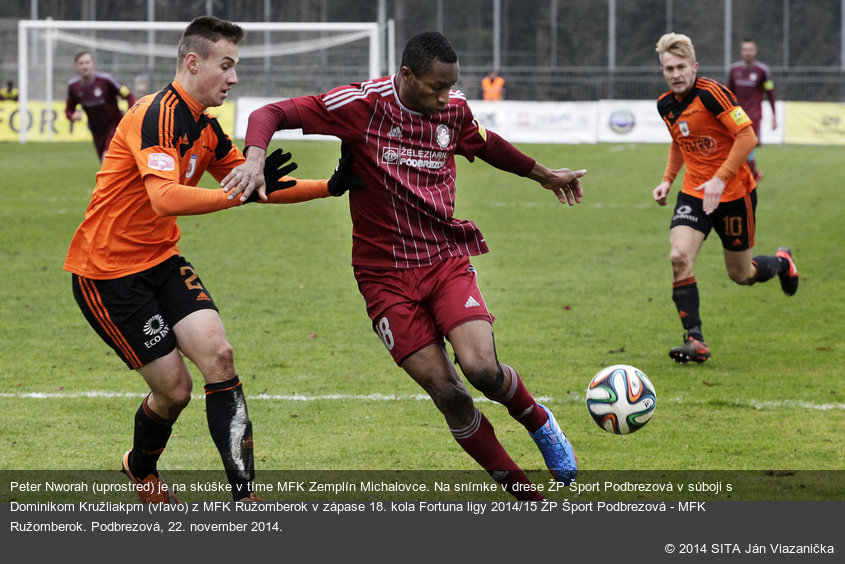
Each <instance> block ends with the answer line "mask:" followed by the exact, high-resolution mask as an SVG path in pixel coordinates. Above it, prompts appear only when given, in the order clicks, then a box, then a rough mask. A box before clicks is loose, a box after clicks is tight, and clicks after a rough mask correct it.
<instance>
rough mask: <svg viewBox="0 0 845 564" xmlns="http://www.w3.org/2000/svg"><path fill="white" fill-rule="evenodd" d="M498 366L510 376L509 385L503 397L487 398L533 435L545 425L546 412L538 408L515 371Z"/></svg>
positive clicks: (502, 365)
mask: <svg viewBox="0 0 845 564" xmlns="http://www.w3.org/2000/svg"><path fill="white" fill-rule="evenodd" d="M500 365H501V367H502V370H504V371H505V374H510V377H511V385H510V386H509V387H508V389H507V391H506V392H505V393H504V395H502V396H500V397H493V396H487V397H488V398H489V399H491V400H493V401H495V402H499V403H501V404H502V405H504V406H505V407H507V408H508V413H510V414H511V417H513V418H514V419H516V420H517V421H519V422H520V423H522V425H523V426H524V427H525V428H526V429H527V430H528V432H529V433H533V432H534V431H536V430H537V429H539V428H540V427H542V426H543V425H545V424H546V421H548V420H549V416H548V415H547V414H546V410H545V409H543V408H542V407H540V406H539V405H538V404H537V402H536V401H535V400H534V398H533V397H532V396H531V394H530V393H528V390H527V389H526V387H525V384H523V383H522V378H520V377H519V374H517V373H516V370H514V369H513V368H511V367H510V366H508V365H507V364H504V363H500Z"/></svg>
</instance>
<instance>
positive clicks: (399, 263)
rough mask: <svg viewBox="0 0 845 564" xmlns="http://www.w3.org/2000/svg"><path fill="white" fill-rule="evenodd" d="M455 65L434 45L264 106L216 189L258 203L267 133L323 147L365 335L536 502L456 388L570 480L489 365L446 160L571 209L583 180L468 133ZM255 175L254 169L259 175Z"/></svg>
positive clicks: (554, 436)
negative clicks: (495, 410)
mask: <svg viewBox="0 0 845 564" xmlns="http://www.w3.org/2000/svg"><path fill="white" fill-rule="evenodd" d="M458 78H459V63H458V59H457V54H456V53H455V51H454V48H453V47H452V46H451V44H450V43H449V41H448V40H447V39H446V38H445V37H443V36H442V35H441V34H439V33H436V32H424V33H420V34H417V35H415V36H414V37H412V38H411V39H410V40H409V41H408V44H407V45H406V47H405V51H404V52H403V54H402V64H401V68H400V70H399V72H397V73H396V74H395V75H393V76H388V77H384V78H379V79H375V80H368V81H365V82H361V83H355V84H349V85H346V86H341V87H339V88H335V89H333V90H330V91H329V92H327V93H325V94H322V95H318V96H301V97H297V98H293V99H289V100H283V101H280V102H277V103H275V104H269V105H267V106H264V107H262V108H260V109H258V110H256V111H255V112H253V113H252V114H251V116H250V119H249V125H248V128H247V133H246V139H245V146H246V161H245V162H244V164H243V165H241V166H239V167H236V168H235V169H233V170H232V172H231V173H229V175H228V176H227V177H226V178H224V179H223V181H222V182H221V186H222V187H223V188H224V190H226V191H227V192H230V196H229V197H235V196H236V195H238V194H241V195H240V197H241V198H245V197H248V196H249V195H250V194H251V193H252V191H253V190H255V189H258V191H259V194H260V193H261V191H262V185H263V183H262V181H261V180H260V179H259V177H260V178H263V172H262V164H263V162H264V153H265V152H266V149H267V145H268V143H269V142H270V139H271V138H272V136H273V133H274V132H275V131H276V130H277V129H296V128H301V129H302V131H303V132H304V133H317V134H324V135H333V136H335V137H338V138H339V139H341V140H342V141H343V145H342V151H344V150H347V151H348V152H349V153H350V154H351V155H352V156H353V161H352V173H353V174H354V175H355V176H357V177H359V178H360V179H361V180H362V181H363V182H362V184H363V186H362V187H358V188H353V189H350V190H349V206H350V211H351V216H352V263H353V265H354V267H355V268H354V273H355V279H356V281H357V283H358V289H359V291H360V292H361V295H362V296H363V298H364V302H365V304H366V308H367V313H368V315H369V317H370V320H371V321H372V327H373V331H374V332H375V333H376V335H378V337H379V338H380V339H381V341H382V343H383V344H384V346H385V348H386V349H387V350H388V352H389V353H390V355H391V356H392V357H393V359H394V361H395V362H396V364H397V365H398V366H400V367H401V368H402V369H403V370H405V372H407V373H408V375H409V376H411V378H412V379H413V380H414V381H415V382H416V383H418V384H419V385H420V386H422V388H423V389H425V390H426V392H428V394H429V395H430V396H431V398H432V399H433V401H434V404H435V405H436V406H437V408H438V409H439V410H440V412H441V413H442V414H443V416H444V418H445V420H446V424H447V425H448V427H449V430H450V431H451V434H452V436H453V438H454V439H455V440H456V441H457V442H458V444H460V445H461V447H462V448H463V449H464V451H465V452H466V453H467V454H469V455H470V456H471V457H472V458H473V459H474V460H475V461H476V462H478V463H479V464H480V465H481V466H482V467H483V468H484V469H485V470H487V471H488V472H489V473H490V475H491V477H493V479H494V480H496V481H498V482H499V483H500V484H501V485H502V486H503V487H504V488H505V489H507V490H508V491H510V492H511V493H512V494H513V495H514V496H515V497H517V498H518V499H542V497H543V496H542V493H541V492H540V491H539V490H538V489H537V488H535V487H534V485H533V484H532V483H531V482H530V480H529V479H528V477H527V475H526V474H525V473H524V471H523V470H521V469H520V467H519V466H518V465H517V464H516V462H515V461H514V460H513V459H511V458H510V456H509V455H508V453H507V452H506V451H505V449H504V447H503V446H502V445H501V443H500V442H499V441H498V439H497V438H496V435H495V433H494V431H493V427H492V425H491V424H490V422H489V421H488V420H487V419H486V418H485V417H484V415H483V414H482V413H481V412H480V411H479V410H478V409H477V408H476V407H475V404H474V401H473V398H472V396H471V395H470V392H469V389H468V388H467V386H466V385H465V384H464V383H463V381H462V380H461V378H460V375H459V374H458V372H457V369H456V368H455V366H454V365H453V364H452V362H451V360H450V355H449V354H448V353H447V350H446V344H445V340H447V339H448V341H449V342H450V343H451V345H452V349H453V351H454V356H455V358H457V359H459V360H458V361H457V365H458V366H459V367H460V370H461V372H462V373H463V375H464V376H465V377H466V379H467V381H468V382H469V383H470V384H471V385H472V386H473V387H474V388H475V389H477V390H479V391H481V392H482V393H484V395H485V396H486V397H488V398H490V399H491V400H493V401H495V402H498V403H500V404H502V405H504V406H505V407H506V408H507V410H508V413H509V414H510V415H511V416H512V417H513V418H514V419H516V420H517V421H519V422H520V423H521V424H522V425H523V426H524V427H525V429H526V430H527V431H528V433H529V434H530V435H531V437H532V438H533V440H534V441H535V443H536V444H537V446H538V448H539V449H540V452H541V453H542V455H543V459H544V460H545V462H546V466H547V467H548V468H549V470H550V471H551V472H552V475H553V476H554V477H555V479H556V480H558V481H560V482H563V483H570V482H571V481H572V480H574V479H575V477H576V475H577V471H578V470H577V461H576V459H575V455H574V452H573V450H572V445H571V444H570V443H569V441H568V439H567V438H566V436H565V435H564V433H563V431H562V430H561V428H560V425H559V424H558V423H557V421H556V420H555V418H554V416H553V415H552V413H551V411H549V410H548V408H546V407H545V406H542V405H540V404H538V403H537V402H536V401H535V400H534V398H533V397H532V396H531V394H530V393H529V392H528V390H527V389H526V387H525V385H524V383H523V382H522V380H521V379H520V377H519V374H518V373H517V371H516V370H514V369H513V368H512V367H511V366H508V365H506V364H504V363H500V362H499V361H498V358H497V355H496V349H495V346H494V342H493V330H492V322H493V316H492V315H491V314H490V313H489V311H488V310H487V306H486V304H485V302H484V298H483V296H482V295H481V292H480V290H479V288H478V283H477V280H476V271H475V268H474V267H473V265H472V264H470V260H469V257H470V256H473V255H478V254H481V253H485V252H487V244H486V243H485V241H484V237H483V235H482V234H481V232H480V231H479V229H478V227H476V225H475V224H474V223H473V222H471V221H469V220H463V219H456V218H455V217H454V212H455V177H456V166H455V155H461V156H462V157H464V158H466V159H467V160H469V161H473V160H474V159H475V158H476V157H478V158H480V159H482V160H484V161H486V162H488V163H490V164H491V165H493V166H494V167H496V168H498V169H501V170H504V171H507V172H511V173H514V174H516V175H519V176H524V177H527V178H530V179H532V180H534V181H536V182H537V183H539V184H540V185H541V186H542V187H543V188H546V189H548V190H551V191H553V192H554V193H555V195H556V196H557V198H558V200H559V201H560V202H562V203H568V204H570V205H574V204H576V203H577V202H580V200H581V197H582V195H583V189H582V187H581V183H580V181H579V178H580V177H582V176H583V175H584V174H586V170H579V171H572V170H570V169H568V168H562V169H556V170H552V169H550V168H548V167H546V166H544V165H542V164H540V163H538V162H537V161H535V160H534V159H533V158H531V157H529V156H527V155H525V154H523V153H521V152H520V151H519V150H517V149H516V148H515V147H514V146H513V145H511V144H510V143H508V142H507V141H505V140H504V139H503V138H501V137H499V136H498V135H496V134H495V133H493V132H492V131H486V130H485V129H484V128H483V127H482V126H481V125H479V123H478V122H477V121H476V120H475V118H474V117H473V115H472V111H471V110H470V108H469V106H468V105H467V101H466V99H465V98H464V95H463V94H461V93H460V92H459V91H457V90H453V89H452V87H453V86H454V85H455V84H456V83H457V81H458ZM259 161H260V162H259Z"/></svg>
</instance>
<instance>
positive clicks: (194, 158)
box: [185, 155, 197, 180]
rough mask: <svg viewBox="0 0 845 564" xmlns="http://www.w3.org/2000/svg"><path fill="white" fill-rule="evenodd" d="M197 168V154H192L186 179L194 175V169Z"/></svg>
mask: <svg viewBox="0 0 845 564" xmlns="http://www.w3.org/2000/svg"><path fill="white" fill-rule="evenodd" d="M196 170H197V156H196V155H191V161H190V162H189V163H188V172H186V173H185V179H186V180H187V179H188V178H190V177H192V176H193V175H194V171H196Z"/></svg>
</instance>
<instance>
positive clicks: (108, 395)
mask: <svg viewBox="0 0 845 564" xmlns="http://www.w3.org/2000/svg"><path fill="white" fill-rule="evenodd" d="M145 395H146V394H145V393H135V392H107V391H96V390H95V391H81V392H16V393H9V392H2V393H0V398H11V399H60V400H65V399H68V400H71V399H79V398H104V399H112V398H139V399H140V398H143V397H144V396H145ZM192 397H193V399H197V400H198V399H202V398H203V397H204V396H202V395H194V396H192ZM248 399H250V400H255V401H262V400H265V401H428V400H429V399H430V398H429V397H428V396H427V395H425V394H408V395H396V394H322V395H313V396H306V395H300V394H291V395H285V394H258V395H256V396H248ZM474 399H475V401H490V400H488V399H487V398H485V397H477V398H474ZM535 399H536V400H537V401H539V402H541V403H582V402H583V401H584V397H583V396H582V395H581V394H568V395H566V396H565V397H563V398H555V397H551V396H536V397H535ZM664 401H667V402H672V403H686V404H695V403H707V401H704V402H695V401H689V400H688V399H686V398H684V397H677V398H668V399H666V400H664ZM724 403H725V404H726V405H727V406H729V407H750V408H753V409H758V410H764V409H812V410H817V411H831V410H845V403H812V402H809V401H803V400H766V401H761V400H756V399H747V400H740V399H733V400H728V401H726V402H724Z"/></svg>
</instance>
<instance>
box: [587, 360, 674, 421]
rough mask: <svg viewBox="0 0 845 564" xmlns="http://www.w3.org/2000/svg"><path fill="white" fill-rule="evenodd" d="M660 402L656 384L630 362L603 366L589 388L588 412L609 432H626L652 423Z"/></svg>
mask: <svg viewBox="0 0 845 564" xmlns="http://www.w3.org/2000/svg"><path fill="white" fill-rule="evenodd" d="M656 405H657V394H656V393H655V391H654V385H653V384H652V383H651V380H649V379H648V376H646V375H645V372H643V371H642V370H640V369H639V368H635V367H633V366H629V365H627V364H614V365H613V366H608V367H607V368H603V369H602V370H600V371H599V372H598V374H596V375H595V376H593V379H592V380H590V386H589V387H588V388H587V411H588V412H589V413H590V416H591V417H592V418H593V421H595V422H596V424H597V425H598V426H599V427H601V428H602V429H604V430H605V431H607V432H609V433H616V434H617V435H627V434H628V433H633V432H634V431H637V430H639V429H642V428H643V426H644V425H645V424H646V423H648V422H649V420H650V419H651V416H652V415H654V408H655V406H656Z"/></svg>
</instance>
